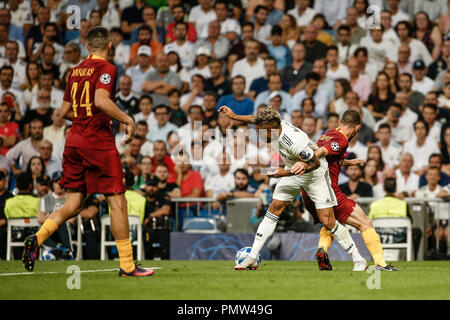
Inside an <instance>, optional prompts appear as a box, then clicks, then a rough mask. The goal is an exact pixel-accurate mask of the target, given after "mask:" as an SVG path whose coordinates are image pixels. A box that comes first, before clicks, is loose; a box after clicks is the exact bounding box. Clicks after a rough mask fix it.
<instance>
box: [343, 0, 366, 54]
mask: <svg viewBox="0 0 450 320" xmlns="http://www.w3.org/2000/svg"><path fill="white" fill-rule="evenodd" d="M361 2H362V3H363V5H366V4H367V2H366V1H358V0H357V1H355V5H354V6H353V7H352V6H349V7H348V8H347V16H346V19H345V20H346V21H345V25H347V26H348V27H349V28H350V42H351V43H352V44H357V45H359V43H360V42H361V39H362V38H364V37H365V36H366V35H367V31H366V30H367V26H366V12H367V7H365V8H363V9H362V11H360V10H358V9H357V6H358V3H359V4H361ZM359 15H361V16H360V17H359ZM361 18H362V19H361ZM361 21H363V22H361Z"/></svg>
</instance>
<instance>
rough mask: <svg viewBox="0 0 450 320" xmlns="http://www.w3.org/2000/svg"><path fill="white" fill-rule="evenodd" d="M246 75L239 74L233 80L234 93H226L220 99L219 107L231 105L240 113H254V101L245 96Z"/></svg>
mask: <svg viewBox="0 0 450 320" xmlns="http://www.w3.org/2000/svg"><path fill="white" fill-rule="evenodd" d="M245 83H246V79H245V77H243V76H241V75H237V76H235V77H233V78H232V80H231V90H232V92H233V93H232V94H228V95H225V96H223V97H221V98H220V99H219V102H218V103H217V109H219V108H220V107H221V106H223V105H227V106H231V107H232V109H233V111H234V112H235V113H236V114H238V115H251V114H253V101H252V100H251V99H249V98H248V97H246V96H245Z"/></svg>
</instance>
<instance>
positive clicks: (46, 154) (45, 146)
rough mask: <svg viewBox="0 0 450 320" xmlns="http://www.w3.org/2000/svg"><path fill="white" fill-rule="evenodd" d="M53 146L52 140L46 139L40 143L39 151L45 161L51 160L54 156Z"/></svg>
mask: <svg viewBox="0 0 450 320" xmlns="http://www.w3.org/2000/svg"><path fill="white" fill-rule="evenodd" d="M52 151H53V146H52V144H51V142H50V141H47V140H44V141H42V142H41V144H40V145H39V153H40V154H41V158H42V160H44V161H47V160H50V158H51V156H52Z"/></svg>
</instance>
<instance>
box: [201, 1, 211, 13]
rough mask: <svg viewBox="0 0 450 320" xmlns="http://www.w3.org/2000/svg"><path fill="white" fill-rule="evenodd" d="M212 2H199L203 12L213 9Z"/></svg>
mask: <svg viewBox="0 0 450 320" xmlns="http://www.w3.org/2000/svg"><path fill="white" fill-rule="evenodd" d="M212 3H213V2H212V0H198V4H199V5H200V6H201V7H202V9H203V10H205V11H207V10H209V9H211V7H212Z"/></svg>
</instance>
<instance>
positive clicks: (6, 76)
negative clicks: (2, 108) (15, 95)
mask: <svg viewBox="0 0 450 320" xmlns="http://www.w3.org/2000/svg"><path fill="white" fill-rule="evenodd" d="M13 77H14V74H13V70H11V69H3V70H2V71H1V73H0V81H1V83H2V87H3V88H4V89H9V88H10V87H11V83H12V80H13Z"/></svg>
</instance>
